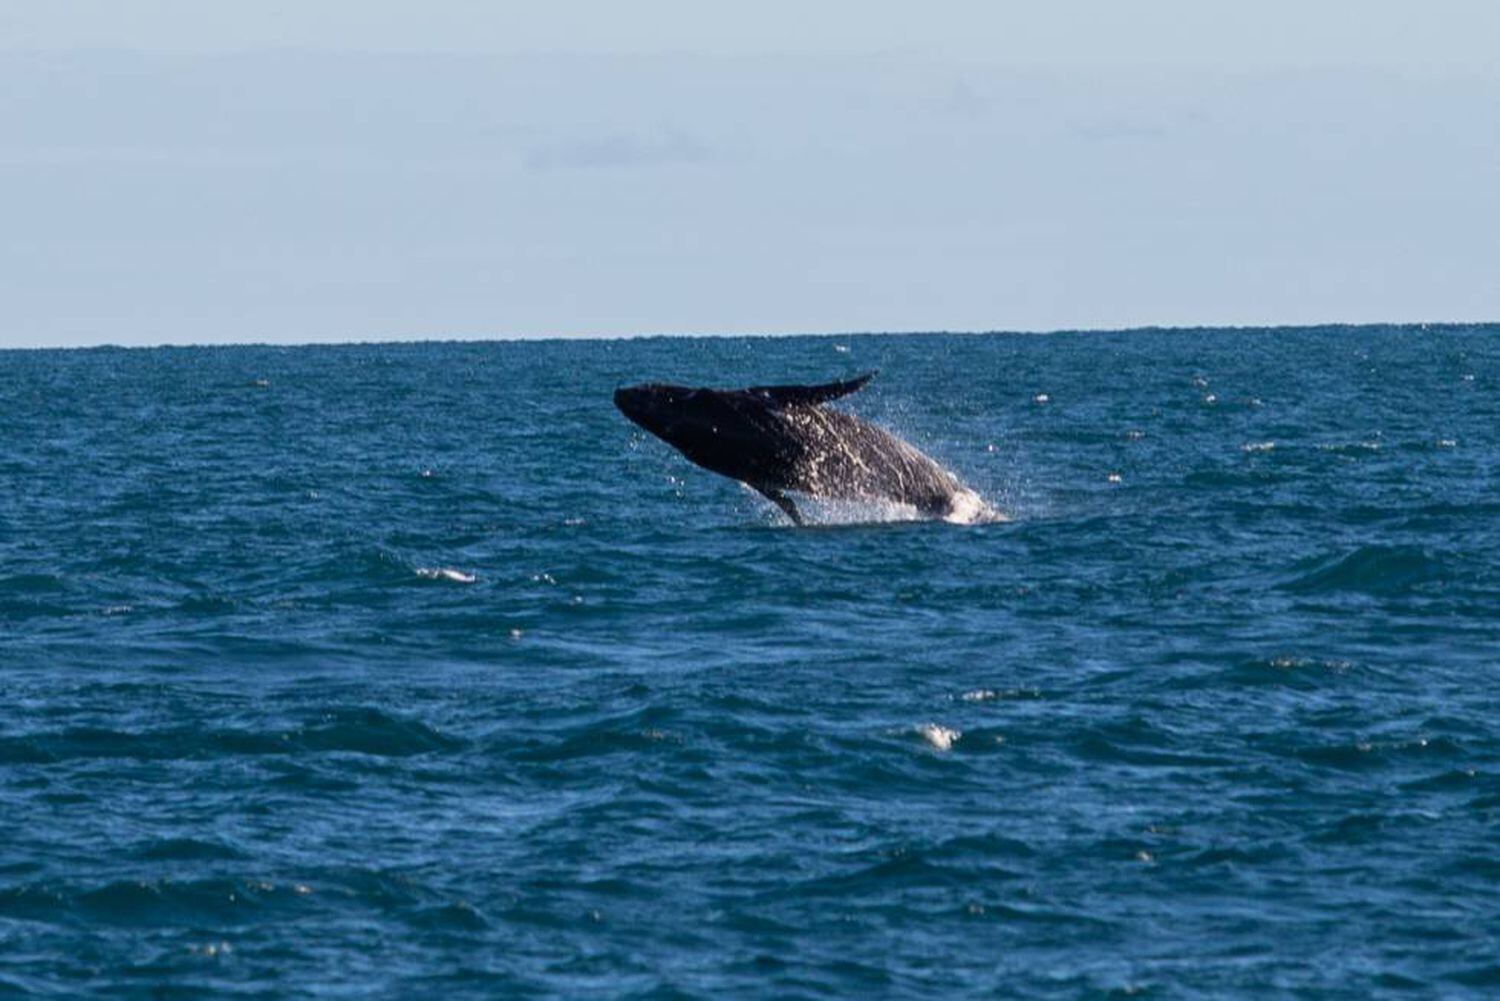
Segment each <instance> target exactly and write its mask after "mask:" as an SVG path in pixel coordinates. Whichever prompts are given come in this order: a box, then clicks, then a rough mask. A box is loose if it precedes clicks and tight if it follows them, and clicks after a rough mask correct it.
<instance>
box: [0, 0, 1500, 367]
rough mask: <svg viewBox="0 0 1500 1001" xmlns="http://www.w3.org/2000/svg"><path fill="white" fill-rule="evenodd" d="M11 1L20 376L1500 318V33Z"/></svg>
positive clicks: (7, 149) (1254, 21) (660, 10)
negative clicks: (682, 345) (240, 355)
mask: <svg viewBox="0 0 1500 1001" xmlns="http://www.w3.org/2000/svg"><path fill="white" fill-rule="evenodd" d="M410 11H411V8H410V6H409V5H406V4H398V3H393V2H375V3H361V4H355V3H353V2H352V0H339V2H332V0H328V2H321V3H302V4H290V3H269V4H264V5H257V6H256V7H255V8H254V10H253V11H252V10H250V9H249V8H236V9H228V8H222V9H221V8H220V7H219V6H218V5H215V6H212V7H210V6H205V5H198V4H189V3H184V2H180V0H179V2H160V0H159V2H138V3H134V4H131V5H129V6H128V7H121V6H119V5H115V4H109V3H103V2H71V3H58V4H51V5H47V6H46V7H41V6H40V5H38V7H37V8H36V9H32V10H25V11H18V10H6V11H0V87H3V90H0V94H3V95H4V96H0V177H3V186H0V192H3V193H0V208H3V209H4V214H5V216H6V218H7V220H8V223H9V225H8V226H7V234H8V238H7V239H5V240H4V241H0V275H3V277H0V296H3V299H4V302H5V307H4V311H3V313H0V317H3V323H0V346H8V347H21V346H49V345H86V344H100V343H114V344H157V343H233V342H244V341H256V342H269V343H278V342H288V343H290V342H319V341H365V340H381V339H396V340H401V339H445V338H451V337H495V338H513V337H518V336H587V335H594V336H607V335H628V334H652V333H732V334H733V333H804V332H805V333H820V332H848V331H856V330H877V331H897V330H934V329H952V330H996V329H1008V330H1054V329H1076V328H1111V329H1116V328H1125V327H1135V326H1151V325H1165V326H1200V325H1260V324H1266V325H1279V324H1301V323H1323V322H1349V323H1359V322H1402V321H1411V322H1420V321H1445V320H1456V321H1484V320H1492V319H1496V318H1500V284H1497V283H1496V282H1494V280H1493V277H1492V274H1493V261H1494V260H1496V257H1497V251H1500V194H1497V191H1496V187H1497V186H1496V185H1495V184H1494V183H1493V175H1494V169H1495V166H1496V162H1497V151H1500V142H1497V140H1500V114H1497V112H1500V68H1497V66H1496V65H1495V63H1494V60H1493V58H1492V55H1493V46H1492V41H1493V39H1494V38H1496V37H1500V8H1497V7H1495V6H1493V5H1489V4H1484V3H1479V2H1458V0H1445V2H1437V3H1432V4H1427V5H1423V6H1422V7H1421V9H1420V10H1417V9H1416V8H1415V7H1414V6H1413V5H1408V4H1402V3H1396V2H1394V0H1381V2H1374V3H1359V4H1356V3H1352V2H1343V0H1340V2H1332V3H1327V4H1320V5H1317V8H1316V9H1307V8H1306V7H1305V6H1304V5H1299V4H1293V3H1290V2H1287V0H1275V2H1271V3H1266V4H1261V5H1257V6H1255V7H1254V8H1249V7H1246V6H1244V5H1230V4H1227V3H1225V4H1221V3H1188V2H1185V0H1170V2H1169V0H1153V2H1145V3H1141V4H1134V5H1129V8H1128V9H1126V8H1125V7H1124V5H1115V4H1108V3H1103V2H1081V0H1073V2H1065V3H1059V4H1052V5H1048V6H1047V7H1046V8H1045V9H1028V10H1024V11H1005V10H997V9H994V5H987V4H982V3H978V2H949V3H939V4H936V5H932V6H929V7H926V8H924V9H923V11H922V12H921V13H918V12H916V11H915V10H914V9H912V8H909V7H908V6H907V5H901V4H895V3H863V4H854V3H850V2H834V3H828V4H823V5H819V6H818V7H817V8H815V9H811V10H804V9H803V8H802V7H801V6H793V5H792V4H790V3H787V2H780V0H778V2H773V3H769V4H765V5H760V6H758V7H756V8H754V9H753V10H752V9H750V8H745V9H743V10H739V9H736V10H727V11H714V12H712V13H708V12H706V11H705V10H704V8H703V7H702V5H692V4H687V3H683V2H664V0H648V2H645V3H642V4H637V5H632V6H631V7H630V9H629V10H628V11H625V10H622V9H619V8H616V7H611V6H607V5H604V4H598V3H593V4H584V3H559V4H553V5H548V7H547V8H546V9H545V10H538V11H528V12H526V13H525V14H517V13H514V12H508V11H507V10H505V9H501V8H498V7H495V6H494V5H488V4H481V3H474V2H458V0H450V2H446V3H437V4H433V5H425V6H424V9H423V14H422V16H421V18H418V17H416V16H414V15H413V14H412V13H411V12H410Z"/></svg>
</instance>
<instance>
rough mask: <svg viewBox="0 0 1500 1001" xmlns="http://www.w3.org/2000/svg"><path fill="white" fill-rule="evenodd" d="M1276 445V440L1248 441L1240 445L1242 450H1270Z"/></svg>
mask: <svg viewBox="0 0 1500 1001" xmlns="http://www.w3.org/2000/svg"><path fill="white" fill-rule="evenodd" d="M1275 447H1276V443H1275V442H1274V441H1247V442H1245V444H1243V445H1241V446H1240V451H1241V452H1269V451H1271V450H1272V449H1274V448H1275Z"/></svg>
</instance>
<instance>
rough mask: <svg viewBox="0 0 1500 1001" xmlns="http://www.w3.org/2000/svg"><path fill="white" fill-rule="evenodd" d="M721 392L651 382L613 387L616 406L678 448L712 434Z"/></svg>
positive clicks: (621, 411)
mask: <svg viewBox="0 0 1500 1001" xmlns="http://www.w3.org/2000/svg"><path fill="white" fill-rule="evenodd" d="M719 395H720V394H718V393H716V392H714V391H713V390H711V389H693V388H692V387H689V386H673V385H669V384H666V383H660V382H653V383H647V384H645V385H640V386H624V387H621V388H620V389H617V390H615V406H616V407H618V408H619V410H620V413H622V414H624V415H625V416H626V417H629V418H630V419H631V420H632V421H634V422H635V423H637V424H639V425H640V426H641V427H643V428H645V429H646V430H647V431H650V432H651V433H652V434H654V435H656V436H657V437H658V438H661V439H662V440H663V441H666V442H668V443H669V444H672V445H676V446H677V447H678V448H682V447H684V445H690V444H692V443H693V442H694V441H695V440H696V439H698V438H700V437H702V436H703V435H704V434H705V432H707V433H710V434H711V433H712V427H713V420H714V417H715V415H716V411H719V410H720V409H722V408H721V407H720V406H718V405H717V404H718V402H719V401H718V399H717V398H718V396H719Z"/></svg>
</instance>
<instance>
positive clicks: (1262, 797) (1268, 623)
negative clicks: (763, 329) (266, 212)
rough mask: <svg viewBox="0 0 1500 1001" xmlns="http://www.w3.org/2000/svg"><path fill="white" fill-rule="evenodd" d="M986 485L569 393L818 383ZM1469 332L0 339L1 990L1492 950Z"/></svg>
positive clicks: (1003, 975)
mask: <svg viewBox="0 0 1500 1001" xmlns="http://www.w3.org/2000/svg"><path fill="white" fill-rule="evenodd" d="M871 368H878V369H879V370H880V375H879V376H878V378H877V379H876V380H875V382H874V383H873V384H872V385H871V386H870V387H869V388H867V389H866V390H864V391H863V392H861V393H859V394H857V395H856V396H853V397H850V398H848V399H847V400H844V401H842V402H841V403H840V404H838V405H839V406H842V407H845V408H847V409H849V410H851V411H853V412H856V413H858V414H860V415H862V416H864V417H866V418H868V419H870V420H873V421H875V422H877V423H880V424H882V425H883V426H886V427H888V428H891V429H892V430H894V431H896V432H897V433H898V434H900V435H901V436H903V437H904V438H906V439H907V440H909V441H911V442H912V443H914V444H916V445H917V446H919V447H920V448H922V449H923V450H925V451H926V452H928V453H929V454H931V455H933V456H934V457H936V458H938V459H939V460H940V461H941V462H943V463H944V464H945V465H946V466H947V467H948V468H950V469H951V470H953V471H954V472H955V473H956V474H958V475H959V476H960V477H961V478H962V479H963V480H964V481H965V482H966V483H968V484H969V485H971V486H972V487H974V488H975V489H976V490H978V491H979V492H980V493H981V494H982V495H983V496H984V497H985V498H986V499H987V500H988V501H989V502H990V503H991V504H992V505H994V506H995V507H997V508H999V509H1000V510H1002V511H1003V512H1005V513H1006V514H1007V515H1008V516H1009V517H1010V519H1011V520H1010V521H1008V522H1003V523H988V524H974V525H954V524H947V523H943V522H924V521H908V520H902V514H903V512H901V511H899V510H884V509H880V508H878V507H873V506H872V507H867V508H860V507H858V506H854V507H851V506H848V505H845V506H842V507H837V508H827V507H824V508H815V509H814V510H813V514H814V520H815V521H817V522H818V524H814V525H809V526H808V527H805V528H795V527H792V526H790V525H789V524H788V523H787V522H786V520H785V519H784V517H783V516H782V515H781V514H780V513H779V512H778V511H776V509H775V508H774V507H772V506H771V505H770V504H768V503H767V502H766V501H764V500H763V499H761V498H760V497H759V496H758V495H755V494H753V493H751V492H749V491H748V490H747V489H745V488H743V487H741V486H739V485H737V484H735V483H733V482H730V481H728V480H725V479H722V478H719V477H716V476H714V475H712V474H710V473H707V472H705V471H703V470H701V469H698V468H697V467H694V466H692V465H690V464H689V463H688V462H687V461H686V460H685V459H683V458H682V457H681V456H679V455H678V454H677V453H675V452H673V451H672V450H671V449H670V448H668V447H667V446H666V445H664V444H662V443H661V442H659V441H657V440H655V439H652V438H647V437H644V436H643V435H642V434H641V433H640V432H638V431H637V430H636V429H635V428H634V427H633V426H632V425H631V424H629V423H628V422H627V421H626V420H625V419H624V418H623V417H622V416H621V415H620V414H619V413H617V412H616V411H615V409H614V408H613V406H612V405H611V400H610V397H611V392H612V390H613V389H614V388H615V387H616V386H617V385H620V384H623V383H628V382H637V381H642V380H647V379H663V380H671V381H678V382H684V383H696V384H708V385H716V386H735V385H745V384H752V383H767V382H797V381H806V382H822V381H827V380H830V379H833V378H840V377H847V376H849V375H852V374H854V373H857V372H861V371H864V370H866V369H871ZM1497 488H1500V327H1495V326H1490V327H1470V328H1459V327H1445V328H1438V327H1434V328H1425V327H1423V328H1419V327H1380V328H1318V329H1302V330H1185V331H1135V332H1125V333H1119V334H1103V333H1093V334H1057V335H1049V336H1021V335H987V336H947V335H928V336H915V335H913V336H879V337H876V336H849V337H797V338H786V339H683V340H668V339H646V340H636V341H615V342H605V341H594V342H534V343H476V344H456V343H455V344H417V345H402V346H347V347H299V348H273V347H234V348H212V349H173V348H162V349H152V350H119V349H100V350H86V351H68V352H51V351H41V352H0V692H3V695H4V697H3V699H0V995H17V996H28V995H36V996H54V997H69V998H72V997H101V998H102V997H111V998H113V997H152V998H158V997H164V998H170V997H184V998H186V997H199V996H209V995H212V996H216V997H256V998H271V997H299V996H319V997H351V998H353V997H361V998H363V997H388V998H413V997H434V998H438V997H441V998H466V997H473V998H481V997H499V996H527V997H555V998H605V997H608V998H614V997H635V998H730V997H745V998H749V997H785V998H799V997H800V998H821V997H920V998H953V997H1028V998H1029V997H1035V998H1075V997H1113V996H1120V997H1124V996H1138V997H1158V998H1190V997H1205V996H1215V997H1226V996H1237V997H1254V998H1264V997H1320V998H1321V997H1346V998H1364V997H1369V996H1385V995H1393V996H1395V995H1401V996H1413V997H1456V996H1464V995H1474V996H1485V995H1489V996H1493V995H1494V994H1495V993H1496V992H1500V489H1497Z"/></svg>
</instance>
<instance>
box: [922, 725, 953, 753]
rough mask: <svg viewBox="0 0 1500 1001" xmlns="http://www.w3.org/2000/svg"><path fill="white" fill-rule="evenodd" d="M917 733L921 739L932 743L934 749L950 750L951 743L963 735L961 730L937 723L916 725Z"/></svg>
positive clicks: (951, 748)
mask: <svg viewBox="0 0 1500 1001" xmlns="http://www.w3.org/2000/svg"><path fill="white" fill-rule="evenodd" d="M917 733H919V734H921V735H922V739H923V740H925V741H927V743H928V744H930V745H932V749H933V750H935V751H951V750H953V745H954V744H956V743H957V742H958V741H959V740H960V739H961V738H962V737H963V732H962V731H960V730H953V729H949V728H948V727H946V726H939V725H938V724H937V723H923V724H922V725H921V726H919V727H917Z"/></svg>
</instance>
